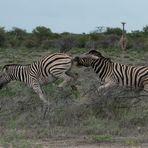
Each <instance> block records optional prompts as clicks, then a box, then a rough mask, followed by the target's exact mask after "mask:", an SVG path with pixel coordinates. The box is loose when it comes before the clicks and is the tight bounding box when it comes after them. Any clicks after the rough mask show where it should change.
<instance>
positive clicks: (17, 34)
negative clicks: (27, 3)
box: [9, 27, 27, 40]
mask: <svg viewBox="0 0 148 148" xmlns="http://www.w3.org/2000/svg"><path fill="white" fill-rule="evenodd" d="M9 34H10V35H12V36H14V38H15V39H19V40H23V39H24V37H25V36H26V34H27V32H26V30H23V29H21V28H18V27H13V28H12V30H11V31H9Z"/></svg>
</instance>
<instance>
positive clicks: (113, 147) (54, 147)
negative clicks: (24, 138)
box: [36, 139, 148, 148]
mask: <svg viewBox="0 0 148 148" xmlns="http://www.w3.org/2000/svg"><path fill="white" fill-rule="evenodd" d="M37 145H43V147H44V148H148V143H137V144H132V143H131V144H124V143H120V142H119V143H118V142H117V143H93V142H87V141H85V140H84V141H82V140H81V139H68V140H66V139H64V140H50V141H39V142H37V143H36V146H37Z"/></svg>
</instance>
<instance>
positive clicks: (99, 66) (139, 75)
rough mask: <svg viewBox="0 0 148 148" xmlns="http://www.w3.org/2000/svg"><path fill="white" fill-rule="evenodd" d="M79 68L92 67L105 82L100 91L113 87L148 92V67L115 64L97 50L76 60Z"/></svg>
mask: <svg viewBox="0 0 148 148" xmlns="http://www.w3.org/2000/svg"><path fill="white" fill-rule="evenodd" d="M74 61H76V63H77V66H85V67H92V68H93V70H94V71H95V73H96V74H97V75H98V77H99V78H100V80H101V81H102V82H104V84H103V85H101V86H100V87H99V89H98V90H101V89H103V88H108V87H111V86H113V85H120V86H125V87H131V88H138V89H143V90H145V91H147V92H148V67H146V66H129V65H123V64H119V63H114V62H112V61H111V59H109V58H106V57H104V56H102V54H101V53H100V52H98V51H96V50H91V51H89V52H88V53H86V54H83V55H82V56H77V57H75V58H74Z"/></svg>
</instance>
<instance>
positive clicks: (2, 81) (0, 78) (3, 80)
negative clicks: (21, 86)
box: [0, 72, 11, 89]
mask: <svg viewBox="0 0 148 148" xmlns="http://www.w3.org/2000/svg"><path fill="white" fill-rule="evenodd" d="M10 80H11V79H10V77H9V75H8V74H7V73H6V72H1V73H0V89H2V88H3V87H4V86H5V85H6V84H7V83H9V82H10Z"/></svg>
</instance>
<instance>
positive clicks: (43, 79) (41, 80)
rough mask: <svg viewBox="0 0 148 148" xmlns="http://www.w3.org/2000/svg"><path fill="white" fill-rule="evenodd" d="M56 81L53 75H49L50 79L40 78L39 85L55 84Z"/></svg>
mask: <svg viewBox="0 0 148 148" xmlns="http://www.w3.org/2000/svg"><path fill="white" fill-rule="evenodd" d="M55 80H56V78H55V77H53V75H51V74H50V75H48V77H40V78H39V83H40V84H41V85H46V84H48V83H52V82H54V81H55Z"/></svg>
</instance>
